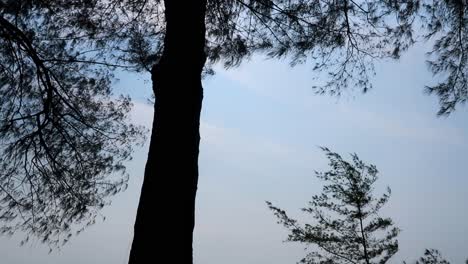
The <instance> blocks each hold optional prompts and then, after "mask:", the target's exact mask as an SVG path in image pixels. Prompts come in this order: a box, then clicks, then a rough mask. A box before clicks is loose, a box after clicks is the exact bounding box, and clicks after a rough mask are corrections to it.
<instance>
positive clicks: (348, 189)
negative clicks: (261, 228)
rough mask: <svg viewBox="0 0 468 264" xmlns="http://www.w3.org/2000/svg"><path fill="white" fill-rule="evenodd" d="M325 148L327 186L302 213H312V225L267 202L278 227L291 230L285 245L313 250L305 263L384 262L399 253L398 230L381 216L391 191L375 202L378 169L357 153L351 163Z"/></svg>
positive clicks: (320, 177)
mask: <svg viewBox="0 0 468 264" xmlns="http://www.w3.org/2000/svg"><path fill="white" fill-rule="evenodd" d="M322 150H323V151H324V152H325V154H326V156H327V158H328V159H329V165H330V167H331V170H330V171H328V172H323V173H322V172H316V175H317V177H318V178H319V179H321V180H323V181H325V182H326V183H327V184H325V185H324V186H323V191H322V193H321V194H320V195H314V196H312V201H310V202H309V207H307V208H303V209H302V210H303V211H305V212H307V213H309V214H311V215H312V217H313V218H314V219H315V223H314V224H305V225H303V226H302V225H300V224H298V223H297V221H296V220H293V219H291V218H289V217H288V215H287V214H286V212H285V211H284V210H282V209H280V208H278V207H275V206H273V205H272V204H271V203H270V202H267V204H268V206H269V208H270V209H271V210H272V211H273V212H274V214H275V215H276V216H277V217H278V220H279V221H278V223H280V224H283V225H284V226H285V227H286V228H287V229H288V230H289V231H290V234H289V236H288V239H287V241H292V242H301V243H305V244H307V245H314V246H315V249H314V250H313V251H311V252H310V253H308V254H307V256H306V257H305V258H303V259H302V260H301V263H343V264H344V263H351V264H358V263H366V264H370V263H380V264H384V263H386V262H387V261H388V260H389V259H390V258H391V257H392V256H393V255H394V254H395V253H396V252H397V251H398V240H397V239H396V236H397V235H398V233H399V231H400V230H399V229H398V228H397V227H394V226H393V221H392V219H390V218H382V217H380V216H378V214H377V212H378V211H379V210H380V209H381V208H382V206H383V205H385V203H386V202H387V201H388V199H389V197H390V188H388V187H387V191H386V192H385V193H384V194H383V195H382V196H380V197H379V198H376V197H375V196H374V195H373V184H374V183H375V181H376V180H377V172H378V171H377V168H376V167H375V166H374V165H366V164H365V163H364V162H362V161H361V160H360V159H359V158H358V156H357V155H356V154H352V155H351V157H352V161H351V162H348V161H345V160H343V159H342V157H341V156H340V155H338V154H337V153H334V152H331V151H330V150H329V149H327V148H322Z"/></svg>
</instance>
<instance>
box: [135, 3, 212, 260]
mask: <svg viewBox="0 0 468 264" xmlns="http://www.w3.org/2000/svg"><path fill="white" fill-rule="evenodd" d="M164 4H165V16H166V36H165V40H164V52H163V55H162V57H161V59H160V61H159V62H158V63H157V64H156V65H155V66H154V67H153V70H152V80H153V90H154V93H155V97H156V102H155V109H154V121H153V130H152V135H151V143H150V148H149V153H148V161H147V164H146V168H145V176H144V181H143V186H142V190H141V196H140V202H139V205H138V211H137V218H136V222H135V227H134V238H133V244H132V249H131V251H130V259H129V264H141V263H164V262H173V263H178V264H192V263H193V256H192V240H193V228H194V225H195V196H196V191H197V182H198V152H199V142H200V133H199V127H200V112H201V106H202V99H203V88H202V83H201V71H202V68H203V65H204V64H205V60H206V55H205V52H204V48H205V11H206V0H190V1H182V2H181V1H171V0H166V1H165V3H164Z"/></svg>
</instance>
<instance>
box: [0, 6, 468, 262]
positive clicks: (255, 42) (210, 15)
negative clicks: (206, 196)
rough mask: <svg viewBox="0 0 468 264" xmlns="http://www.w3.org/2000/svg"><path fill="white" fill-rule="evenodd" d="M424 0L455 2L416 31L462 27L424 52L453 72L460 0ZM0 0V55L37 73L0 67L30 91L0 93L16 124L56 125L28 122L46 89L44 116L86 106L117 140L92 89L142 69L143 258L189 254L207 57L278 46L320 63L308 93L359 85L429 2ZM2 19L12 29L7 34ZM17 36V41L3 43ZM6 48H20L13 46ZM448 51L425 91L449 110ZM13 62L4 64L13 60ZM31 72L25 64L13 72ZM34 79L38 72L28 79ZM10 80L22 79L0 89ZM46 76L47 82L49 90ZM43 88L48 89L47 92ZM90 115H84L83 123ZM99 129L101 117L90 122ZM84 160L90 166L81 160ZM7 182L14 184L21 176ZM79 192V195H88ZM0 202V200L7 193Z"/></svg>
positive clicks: (456, 89)
mask: <svg viewBox="0 0 468 264" xmlns="http://www.w3.org/2000/svg"><path fill="white" fill-rule="evenodd" d="M435 2H437V5H434V6H435V7H434V8H438V9H437V10H440V9H446V10H449V11H450V12H452V13H455V12H456V11H459V10H461V11H459V12H458V13H457V14H458V16H457V17H456V18H454V17H453V16H450V15H448V14H447V15H445V14H444V16H436V17H435V18H434V19H432V20H431V21H436V22H437V21H438V22H437V23H436V24H437V25H438V24H441V25H442V26H434V27H432V26H431V27H428V29H430V30H432V31H429V32H435V33H434V34H430V33H428V34H427V37H431V36H435V37H441V36H442V37H443V36H444V34H447V36H452V35H453V34H451V33H446V32H462V33H461V34H459V35H458V36H459V37H458V38H453V37H449V38H445V39H446V40H447V39H450V41H442V42H443V43H447V45H439V46H436V48H435V52H434V53H433V56H435V57H434V59H433V61H434V62H435V64H433V65H436V66H435V67H432V69H433V70H434V73H444V72H446V73H450V72H453V71H451V69H452V68H451V66H450V65H452V62H453V60H452V59H447V58H448V57H450V56H451V54H453V53H452V50H455V49H457V50H458V51H459V54H466V52H465V51H466V43H467V42H466V41H465V40H466V34H464V33H463V32H465V31H466V26H465V25H466V23H464V21H465V20H466V1H464V0H461V1H455V0H454V1H448V0H447V1H440V2H438V1H435ZM0 3H1V4H0V12H1V15H2V16H1V17H2V21H3V23H2V24H1V25H0V26H1V32H2V41H3V42H4V43H5V45H3V46H2V59H4V58H7V59H8V60H10V61H20V62H22V61H25V62H27V63H28V65H31V67H30V71H29V72H28V71H23V70H22V71H19V70H17V69H16V68H14V70H13V72H14V73H15V74H17V75H18V74H20V75H21V76H33V75H34V74H35V76H37V77H38V78H29V79H26V80H27V82H20V83H19V84H16V83H15V82H16V80H19V79H17V78H16V77H13V78H12V77H9V78H2V85H3V86H2V89H3V90H2V91H5V92H4V93H5V94H7V93H8V92H9V91H18V93H17V95H18V96H17V97H15V96H9V98H29V97H28V96H29V95H27V94H23V93H22V92H24V91H26V90H27V91H33V93H32V95H34V96H33V97H32V98H33V99H34V100H35V101H34V103H31V105H34V107H32V108H30V110H27V109H29V108H28V107H26V105H24V102H23V101H19V99H11V100H16V101H14V102H13V103H12V104H11V105H14V106H15V107H16V108H15V109H23V110H21V111H24V112H23V113H22V114H21V115H24V116H26V117H28V118H29V120H30V122H29V123H28V124H29V128H28V129H26V130H25V129H19V130H20V131H22V132H24V131H36V130H39V129H40V130H41V131H52V132H50V133H59V132H58V131H60V130H55V129H52V127H53V126H52V125H53V124H54V123H53V122H47V125H48V126H49V128H48V129H49V130H47V129H46V130H44V129H42V125H41V122H44V121H43V120H48V119H44V118H45V116H46V115H45V113H44V114H42V113H41V114H39V119H40V121H39V122H35V121H31V120H33V119H34V118H36V119H37V117H35V116H34V115H35V114H37V113H39V112H40V111H41V110H39V111H34V110H36V109H38V108H44V109H49V105H51V103H49V102H50V101H51V99H47V98H55V99H52V101H53V102H54V103H53V104H54V105H63V107H58V106H57V107H55V108H54V111H50V112H47V114H48V115H49V113H52V112H53V113H60V115H65V117H67V118H68V117H69V116H70V115H69V114H65V113H68V112H71V113H74V112H75V110H73V108H74V109H76V110H77V111H83V112H85V113H86V111H90V112H87V113H88V114H89V115H87V117H94V119H95V120H97V121H96V122H97V123H99V122H104V123H105V124H106V125H105V126H104V127H107V128H108V130H106V131H112V132H117V131H119V132H117V135H119V136H120V137H118V138H119V139H120V141H119V142H120V143H128V142H129V141H128V140H124V137H123V136H124V135H132V133H127V132H126V130H127V129H129V130H131V131H135V130H134V128H131V127H122V125H123V124H124V123H123V119H124V118H123V116H124V115H125V114H124V113H126V112H127V111H128V107H123V108H119V107H115V110H111V111H110V112H106V111H105V109H106V107H104V106H101V105H99V104H101V103H102V104H106V105H107V102H108V101H106V100H100V99H99V97H106V96H108V95H109V94H110V89H109V80H110V79H109V78H110V77H111V76H110V72H109V71H108V70H112V68H114V67H121V68H123V69H127V70H135V71H145V70H146V71H149V72H150V73H151V77H152V80H153V92H154V95H155V118H154V123H153V128H152V135H151V143H150V150H149V154H148V162H147V165H146V169H145V177H144V183H143V186H142V192H141V197H140V203H139V207H138V213H137V219H136V224H135V237H134V242H133V246H132V250H131V256H130V263H140V262H144V261H145V260H147V259H152V258H154V256H155V255H157V256H158V258H164V259H165V258H172V257H174V256H177V257H178V259H177V262H179V263H192V232H193V227H194V221H195V220H194V212H195V195H196V189H197V182H198V165H197V160H198V151H199V140H200V135H199V118H200V111H201V105H202V98H203V91H202V84H201V76H202V74H203V73H210V72H211V70H210V66H211V65H213V64H214V63H217V62H222V63H224V65H225V66H226V67H233V66H237V65H239V63H241V61H242V60H243V59H245V58H248V57H249V56H251V55H252V54H254V53H256V52H257V53H263V54H265V55H266V56H268V57H272V58H283V57H288V58H290V59H291V63H292V64H296V63H301V62H304V61H306V60H311V61H312V62H313V63H314V68H313V69H314V71H326V72H328V76H329V79H328V82H326V83H325V84H323V85H317V87H316V88H317V92H318V93H330V94H337V95H339V94H340V93H341V91H342V89H344V88H345V87H348V86H352V87H357V88H359V89H361V90H362V91H364V92H365V91H367V90H368V89H369V88H370V87H371V83H370V81H369V79H368V77H369V76H370V75H372V74H373V67H372V65H373V62H374V61H375V60H377V59H384V58H398V57H399V56H400V54H401V53H402V52H403V51H405V50H406V49H407V48H408V47H409V46H410V45H412V44H413V43H414V39H415V37H414V36H413V24H414V23H413V22H414V21H415V19H417V18H420V17H421V16H423V15H427V14H430V13H428V12H427V11H424V10H423V9H422V8H421V6H424V7H430V4H431V3H432V1H430V0H425V1H419V0H391V1H377V0H373V1H353V0H344V1H334V0H325V1H315V0H311V1H304V0H293V1H290V0H288V1H286V0H274V1H272V0H258V1H252V0H191V1H186V2H184V3H183V4H182V3H180V2H178V3H176V1H161V0H152V1H149V0H122V1H120V0H108V1H98V0H68V1H67V0H22V1H15V0H3V1H1V2H0ZM425 4H426V5H425ZM457 8H458V9H457ZM419 11H421V12H419ZM418 12H419V13H418ZM426 17H428V16H426ZM442 18H444V19H442ZM437 19H439V20H437ZM457 21H458V22H457ZM422 24H423V25H425V23H422ZM12 30H14V31H15V32H16V33H17V34H16V33H15V34H13V33H12V32H13V31H12ZM460 30H461V31H460ZM20 32H22V34H20ZM18 36H19V37H18ZM456 40H458V41H456ZM22 42H24V43H29V44H19V45H17V44H15V43H22ZM11 43H13V45H12V44H11ZM2 44H3V43H2ZM25 45H26V46H25ZM455 46H456V47H455ZM4 54H6V55H4ZM15 54H22V55H21V56H19V57H16V56H15ZM34 54H37V56H35V55H34ZM447 54H448V55H450V56H448V55H447ZM37 58H39V59H37ZM459 58H460V60H459V61H462V62H463V63H462V64H459V65H460V66H459V67H456V68H458V69H459V70H458V71H455V72H456V73H460V74H461V75H462V76H463V78H461V77H456V78H455V77H454V78H452V79H450V78H449V79H448V80H452V81H450V82H449V84H448V85H445V86H443V87H442V88H438V87H439V86H435V87H433V89H431V90H430V91H434V92H436V93H437V94H439V95H440V96H441V97H440V98H441V104H442V106H444V105H445V102H452V101H453V103H449V104H452V106H450V107H445V108H446V109H448V110H450V111H451V110H453V109H454V107H455V106H456V105H457V104H459V103H463V102H464V101H465V100H466V96H467V95H466V94H467V93H466V63H464V61H465V60H466V59H465V58H466V56H465V55H463V56H459ZM10 61H5V64H4V68H5V70H3V71H2V73H1V74H2V76H3V75H5V76H8V74H10V75H11V76H15V75H14V74H11V73H10V72H11V71H12V70H11V69H10V70H9V69H8V65H11V64H10ZM15 63H16V64H13V65H20V64H18V63H17V62H15ZM437 65H440V67H439V66H437ZM449 66H450V67H449ZM14 67H17V68H18V67H19V66H14ZM46 68H47V70H46ZM437 69H440V70H437ZM31 71H32V73H33V74H29V75H28V74H26V75H25V74H23V73H30V72H31ZM21 72H22V73H21ZM52 73H53V74H52ZM89 74H91V75H89ZM460 74H458V75H456V76H460ZM47 76H50V77H47ZM51 76H55V77H51ZM450 76H452V75H450ZM47 78H49V79H50V78H51V80H52V82H51V83H52V84H49V83H48V81H47V80H48V79H47ZM20 79H22V78H20ZM35 79H37V80H39V82H34V80H35ZM42 79H43V80H42ZM91 79H93V80H94V81H91ZM82 80H86V81H84V82H82ZM99 80H101V81H99ZM59 84H60V85H59ZM452 84H453V86H450V85H452ZM12 85H13V87H15V85H16V86H21V87H24V89H9V88H8V87H10V86H12ZM61 86H64V87H73V88H69V89H72V90H73V91H74V92H73V93H72V92H69V93H70V96H67V95H66V94H65V91H67V90H66V89H61V88H60V87H61ZM81 86H84V87H85V88H81ZM47 87H57V88H55V90H54V89H52V88H47ZM86 87H87V88H86ZM59 88H60V89H59ZM48 92H49V93H50V92H52V94H53V95H52V96H50V97H48ZM81 93H83V94H84V95H83V94H81ZM23 95H24V96H23ZM54 96H55V97H54ZM80 96H81V97H80ZM83 96H84V97H83ZM96 96H97V97H96ZM7 98H8V96H7ZM41 98H43V99H41ZM124 101H125V103H123V105H124V106H128V100H127V99H125V100H124ZM20 102H21V103H20ZM18 106H21V107H19V108H18ZM70 106H72V107H73V108H72V107H70ZM114 106H115V105H114ZM25 109H26V110H25ZM88 109H90V110H88ZM91 109H92V110H91ZM122 109H127V110H124V111H122ZM14 111H18V110H14ZM28 111H30V112H28ZM47 111H48V110H47ZM67 111H68V112H67ZM450 111H445V110H444V111H442V112H443V113H445V112H447V113H449V112H450ZM111 112H112V113H115V114H116V116H118V117H119V118H120V119H118V120H119V121H121V122H117V123H115V124H114V123H112V122H110V121H111V120H112V118H110V116H113V115H112V114H111ZM5 113H7V111H6V112H5ZM118 113H120V114H118ZM29 115H31V117H29ZM77 115H78V114H77ZM6 116H8V117H6V118H3V117H2V119H4V120H6V121H4V120H2V122H3V121H4V123H2V124H9V123H11V122H10V121H11V120H13V123H15V122H16V123H17V125H18V124H22V123H21V122H22V121H16V118H18V116H14V117H11V114H7V115H6ZM20 118H21V119H22V117H20ZM70 118H71V117H70ZM52 120H56V119H52ZM83 120H85V119H83ZM83 120H80V121H79V122H82V121H83ZM77 122H78V121H77ZM83 122H84V121H83ZM90 123H92V122H88V123H86V124H88V125H89V124H90ZM97 123H96V124H97ZM116 124H119V125H116ZM88 125H86V126H83V127H80V126H77V125H74V127H75V128H76V130H77V131H82V128H88V129H90V130H89V131H93V128H92V127H90V126H88ZM95 126H97V125H95ZM95 126H94V127H95ZM111 127H112V128H111ZM11 128H12V129H10V126H8V125H5V126H4V128H3V130H5V131H7V132H5V136H4V137H3V138H5V139H6V138H10V137H11V135H10V134H11V133H13V132H8V131H15V130H14V129H13V128H14V126H12V127H11ZM75 128H73V129H75ZM102 129H104V128H101V129H99V130H97V131H101V130H102ZM119 129H121V130H119ZM17 130H18V129H17ZM15 133H16V132H15ZM90 133H91V132H90ZM99 133H100V132H96V134H93V135H98V134H99ZM135 133H136V132H135ZM35 135H36V136H38V135H37V134H35ZM64 135H66V134H64ZM60 136H63V135H61V134H60ZM86 136H87V134H86ZM63 137H64V136H63ZM18 138H19V137H18ZM50 138H52V136H51V137H50ZM53 138H56V137H55V136H54V137H53ZM58 138H60V137H58ZM106 138H107V137H106ZM91 139H92V138H90V141H89V146H101V148H103V151H98V152H93V153H107V154H109V155H107V154H102V155H107V156H105V157H106V158H105V159H103V160H106V161H107V162H109V163H108V164H110V163H112V164H116V163H114V161H117V160H119V157H127V156H128V155H127V153H128V152H125V151H124V152H120V154H122V156H119V154H118V153H117V154H115V155H114V153H113V152H116V151H121V150H122V149H121V148H117V146H118V144H116V142H113V144H104V142H103V139H100V140H101V141H99V140H97V142H98V143H97V144H94V143H93V142H96V141H92V140H91ZM46 142H47V141H46ZM51 142H52V141H51ZM80 142H81V141H80ZM87 142H88V141H87ZM57 144H58V143H57ZM26 146H29V147H31V145H26ZM105 148H112V149H113V151H108V152H106V151H105V150H104V149H105ZM16 149H17V148H15V151H16ZM70 149H71V150H74V148H70ZM74 151H76V153H79V152H82V151H85V152H84V153H87V152H86V151H88V152H90V151H91V152H92V148H91V147H86V148H85V150H81V149H79V148H76V150H74ZM6 153H8V152H6ZM26 153H28V154H27V155H26ZM63 153H66V152H65V151H64V152H63ZM72 153H75V152H72ZM124 153H125V155H124ZM111 154H112V155H111ZM71 156H73V155H71ZM85 156H86V155H85ZM5 157H7V158H8V157H9V156H8V155H7V156H5ZM17 157H18V158H16V159H17V160H23V161H25V162H24V163H23V164H29V165H27V166H31V165H30V164H33V163H32V160H31V155H30V154H29V152H25V151H23V152H21V153H19V154H18V155H17ZM20 157H22V159H20ZM25 157H27V158H25ZM67 157H68V156H67ZM86 157H88V156H86ZM111 157H114V158H113V159H112V158H111ZM7 158H5V161H6V162H5V163H8V164H17V163H10V162H9V161H7V160H6V159H7ZM101 158H103V156H99V157H93V159H92V160H96V161H98V160H101ZM90 160H91V159H90ZM47 164H51V163H47ZM64 164H69V163H64ZM84 165H86V164H83V166H84ZM119 165H120V163H119ZM87 166H88V167H89V168H92V167H93V166H91V165H89V164H88V165H87ZM23 167H24V166H23ZM65 167H68V166H62V167H61V168H62V169H61V170H64V169H63V168H65ZM105 167H106V166H100V167H99V169H85V170H83V172H86V175H87V177H91V178H92V177H96V175H100V176H104V175H107V174H110V173H111V171H112V170H110V169H104V168H105ZM119 167H120V166H119ZM106 168H107V167H106ZM23 170H25V169H23ZM104 172H105V173H104ZM41 173H43V175H48V174H49V172H47V170H41ZM89 174H94V175H89ZM15 175H16V174H15ZM57 175H58V174H57ZM83 175H84V174H83ZM83 177H84V176H83ZM20 179H21V178H20ZM44 179H45V178H44ZM18 182H19V183H21V186H23V183H24V182H25V181H22V180H19V181H18ZM57 182H59V181H58V180H57V181H48V182H47V183H48V184H49V185H38V186H59V185H56V184H55V183H57ZM85 182H87V181H82V184H83V185H84V184H85ZM2 186H3V185H2ZM85 186H87V185H85ZM41 188H42V187H41ZM49 189H50V188H49ZM57 190H62V189H60V188H58V189H57ZM90 193H91V192H89V193H88V194H89V195H90V197H94V196H93V195H91V194H90ZM55 195H56V194H55ZM7 196H8V195H7ZM8 197H9V196H8ZM66 197H70V196H68V195H64V196H58V195H56V197H55V199H50V201H60V202H62V200H63V201H65V200H66V199H65V198H66ZM8 199H10V198H8ZM6 201H7V203H9V200H6ZM35 204H37V203H35ZM96 204H97V203H96ZM11 205H13V207H15V206H14V205H20V204H19V203H12V204H11ZM63 205H70V204H69V203H64V204H63ZM72 206H73V205H72ZM20 207H21V208H23V209H22V210H26V209H27V208H29V209H27V210H29V211H30V212H31V213H32V212H33V208H34V211H35V212H36V211H37V210H36V209H35V208H36V207H34V206H32V207H30V206H21V205H20ZM65 208H67V207H66V206H62V210H65ZM75 208H79V206H75ZM68 210H71V211H74V210H76V209H68ZM49 212H53V210H50V211H49ZM52 215H53V217H49V220H50V221H52V222H53V221H57V220H56V219H61V221H62V222H61V223H63V224H65V223H67V222H68V218H67V217H65V218H63V217H60V214H58V215H59V216H57V214H55V213H51V216H52ZM65 215H66V214H65ZM15 219H18V220H19V218H15ZM31 219H33V218H31ZM80 219H81V218H80ZM24 223H26V224H25V225H24V226H28V225H29V224H28V223H31V222H30V221H27V218H26V219H25V221H24ZM44 223H45V222H44ZM52 226H53V225H52ZM168 226H172V227H173V228H167V227H168ZM10 230H11V229H10ZM36 230H37V229H36ZM56 230H60V228H58V229H57V228H56ZM39 234H43V233H39ZM156 238H161V239H162V240H163V241H164V243H158V244H159V245H158V246H157V247H156V248H155V245H154V243H152V241H154V240H155V239H156ZM164 256H167V257H164Z"/></svg>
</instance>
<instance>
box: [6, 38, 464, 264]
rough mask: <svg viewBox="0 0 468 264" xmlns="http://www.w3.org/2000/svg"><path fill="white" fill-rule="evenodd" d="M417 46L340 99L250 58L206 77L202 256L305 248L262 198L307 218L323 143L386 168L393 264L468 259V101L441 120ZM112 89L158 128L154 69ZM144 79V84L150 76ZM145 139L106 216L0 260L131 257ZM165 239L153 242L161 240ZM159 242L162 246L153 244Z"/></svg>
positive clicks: (259, 257)
mask: <svg viewBox="0 0 468 264" xmlns="http://www.w3.org/2000/svg"><path fill="white" fill-rule="evenodd" d="M425 51H426V50H425V48H424V47H422V46H416V47H414V48H413V49H411V50H410V51H409V52H408V53H407V54H406V55H405V56H403V57H402V59H401V60H400V61H398V62H383V63H379V64H377V65H376V69H377V75H376V77H375V78H374V79H373V84H374V89H373V90H371V91H370V92H369V93H367V94H365V95H362V94H361V93H360V92H359V91H358V90H357V89H356V90H351V91H349V92H346V93H345V94H344V95H343V96H342V97H341V98H339V99H338V98H332V97H328V96H317V95H315V94H314V92H313V90H312V89H311V86H312V85H313V84H314V80H313V78H312V77H313V76H314V74H313V72H312V71H311V67H309V66H308V65H300V66H297V67H295V68H290V67H289V66H288V63H287V61H274V60H265V59H263V58H262V57H254V58H252V60H250V61H249V62H245V63H244V64H242V65H241V67H239V68H237V69H232V70H229V71H225V70H222V69H221V68H218V70H217V74H216V75H215V76H213V77H210V78H208V79H206V80H205V81H204V86H205V98H204V105H203V113H202V124H201V134H202V141H201V147H200V149H201V152H200V159H199V164H200V181H199V192H198V196H197V220H196V222H197V223H196V231H195V242H194V250H195V253H194V254H195V263H204V264H215V263H225V264H234V263H236V264H237V263H243V264H254V263H255V264H262V263H265V264H266V263H268V264H280V263H281V264H284V263H295V262H297V261H298V260H300V259H301V258H302V257H303V256H304V255H305V251H304V247H305V246H304V245H297V244H292V243H283V242H282V241H283V240H285V239H286V235H287V233H286V231H285V230H284V229H283V228H282V226H280V225H278V224H276V219H275V218H274V216H273V214H272V213H271V212H270V211H269V210H268V209H267V207H266V205H265V200H269V201H272V202H273V203H274V204H275V205H277V206H279V207H281V208H283V209H285V210H286V211H287V212H288V213H289V214H290V215H291V216H293V217H296V218H298V219H302V220H304V221H306V220H307V215H303V214H302V213H301V212H300V210H299V208H302V207H304V206H305V205H306V203H307V201H308V200H309V199H310V197H311V196H312V195H313V194H316V193H318V192H319V191H320V182H318V181H317V180H316V179H315V177H314V174H313V171H314V170H326V169H327V160H326V159H325V157H324V155H323V153H322V152H321V151H320V150H319V148H318V146H327V147H329V148H330V149H332V150H333V151H336V152H339V153H340V154H342V155H343V156H346V157H349V156H347V153H351V152H355V153H357V154H358V155H359V156H360V158H361V159H362V160H364V161H365V162H368V163H372V164H375V165H376V166H377V168H378V169H379V171H380V174H379V175H380V178H379V181H378V183H377V186H376V191H377V192H378V191H382V190H383V189H384V187H385V186H387V185H388V186H390V187H391V189H392V197H391V199H390V202H389V203H388V205H387V207H385V208H384V209H383V211H382V214H383V215H386V216H390V217H392V218H393V219H394V221H395V223H396V224H397V225H398V226H399V227H400V228H401V229H402V232H401V234H400V236H399V242H400V251H399V252H398V253H397V255H395V256H394V258H392V260H391V261H390V262H391V263H401V262H402V261H403V260H407V261H412V260H415V259H416V258H417V257H419V256H420V255H422V253H423V252H424V249H425V248H431V247H432V248H438V249H440V250H441V251H442V253H443V254H444V256H446V257H447V258H448V259H449V260H451V261H452V263H463V262H464V260H465V259H466V258H467V257H468V203H466V201H468V191H467V186H468V177H467V175H466V174H467V173H466V164H467V163H468V156H467V155H466V153H467V152H468V124H467V122H466V117H467V116H468V109H467V108H466V107H461V108H459V109H458V110H457V111H456V112H455V113H454V114H452V115H451V116H450V117H448V118H445V117H444V118H437V117H436V114H435V113H436V112H437V110H438V108H437V107H438V106H437V99H436V98H435V97H433V96H427V95H424V94H423V87H424V85H426V84H430V83H431V82H433V81H434V78H433V77H432V76H431V74H430V73H429V72H428V71H427V69H426V66H425V63H424V58H425V57H424V52H425ZM117 77H118V78H119V79H120V81H119V82H118V83H116V90H117V91H123V92H124V93H130V94H131V95H132V96H133V97H134V98H135V108H134V110H133V119H134V121H135V122H137V123H140V124H146V125H149V124H151V120H152V107H151V106H150V105H148V104H147V103H146V102H145V97H146V96H148V95H149V92H150V89H151V88H150V85H151V84H150V83H149V82H148V79H149V78H148V77H149V76H135V75H129V74H118V75H117ZM145 80H146V81H145ZM146 152H147V145H146V146H145V147H144V148H142V149H139V150H137V151H136V153H135V155H134V159H133V161H131V162H130V163H129V164H128V171H129V173H130V175H131V178H130V179H131V180H130V185H129V188H128V189H127V191H126V192H124V193H121V194H118V195H117V196H116V197H114V199H113V204H112V205H111V206H110V207H108V208H105V209H104V210H103V215H105V216H106V217H107V219H106V221H104V222H102V221H101V222H99V223H97V224H96V225H94V226H92V227H90V228H88V229H87V230H86V231H85V232H84V233H82V234H81V235H80V236H78V237H75V238H74V239H72V240H71V242H69V243H68V244H67V245H66V246H64V247H63V248H62V249H61V250H60V251H54V252H52V253H51V254H48V248H47V247H46V246H44V245H41V244H40V243H39V242H33V243H31V244H28V245H26V246H23V247H20V246H18V241H19V239H18V237H12V238H6V237H1V238H0V254H1V255H2V263H5V264H20V263H21V264H22V263H40V264H42V263H43V264H58V263H60V264H63V263H70V264H75V263H76V264H78V263H89V264H92V263H96V264H97V263H99V264H108V263H109V264H111V263H112V264H115V263H117V264H120V263H122V264H124V263H126V261H127V257H128V253H129V249H130V245H131V239H132V226H133V221H134V218H135V212H136V206H137V202H138V196H139V189H140V186H141V181H142V176H143V168H144V164H145V162H146ZM157 240H158V238H155V243H156V241H157ZM155 246H156V245H155Z"/></svg>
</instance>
